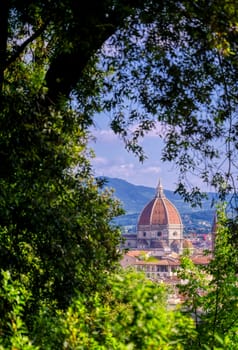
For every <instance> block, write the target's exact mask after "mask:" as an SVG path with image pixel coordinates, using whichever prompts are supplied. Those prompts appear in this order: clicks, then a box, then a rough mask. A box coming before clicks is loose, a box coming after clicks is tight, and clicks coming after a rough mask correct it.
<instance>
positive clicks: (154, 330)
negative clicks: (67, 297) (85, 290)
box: [0, 272, 195, 350]
mask: <svg viewBox="0 0 238 350" xmlns="http://www.w3.org/2000/svg"><path fill="white" fill-rule="evenodd" d="M3 275H4V279H3V281H4V282H3V288H2V293H1V294H2V295H1V296H2V297H4V298H3V299H4V301H5V302H9V303H10V305H11V308H10V310H9V312H8V314H7V315H6V317H5V320H4V322H2V323H1V336H0V342H1V344H3V348H4V349H9V350H10V349H13V348H14V349H29V350H30V349H32V350H33V349H44V350H47V349H49V350H53V349H85V350H86V349H87V350H89V349H105V350H106V349H123V350H126V349H127V350H129V349H145V350H147V349H148V348H150V349H163V350H166V349H167V350H169V349H171V350H172V349H178V350H182V349H185V348H186V347H184V346H185V345H186V342H187V338H188V337H189V338H193V337H194V336H195V333H194V326H193V321H192V319H191V318H190V317H186V316H182V315H181V314H180V313H179V311H169V310H167V308H166V303H165V301H166V294H165V290H164V287H163V286H162V285H158V284H154V283H152V282H151V281H149V280H148V279H146V278H145V277H144V276H143V275H139V274H137V273H135V272H121V273H120V274H118V273H117V274H114V275H111V276H109V281H108V284H107V285H108V286H109V288H108V289H107V290H105V291H104V293H103V294H99V293H98V292H96V293H95V294H93V295H91V296H90V297H88V296H87V295H85V294H82V293H78V295H77V297H76V298H75V299H74V301H73V302H72V303H71V305H70V306H69V308H68V309H67V310H65V311H62V310H57V309H56V308H54V309H53V308H51V307H50V305H46V304H43V305H42V306H41V309H40V311H39V313H38V314H35V315H34V317H33V319H32V321H33V325H31V329H27V327H26V326H25V325H24V323H23V321H22V314H23V313H24V309H25V307H26V303H27V302H28V300H29V295H28V294H27V293H28V292H27V291H26V290H25V289H24V288H22V286H20V285H19V283H16V282H12V281H11V279H10V274H9V273H3ZM6 321H9V323H8V322H6ZM6 325H8V326H7V327H8V329H7V330H6V329H5V328H6ZM3 328H4V330H3Z"/></svg>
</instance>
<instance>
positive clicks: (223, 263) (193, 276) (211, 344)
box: [179, 208, 238, 349]
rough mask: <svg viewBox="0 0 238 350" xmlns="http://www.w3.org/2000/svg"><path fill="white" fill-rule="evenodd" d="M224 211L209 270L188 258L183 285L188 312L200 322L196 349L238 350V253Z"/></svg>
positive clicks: (221, 214)
mask: <svg viewBox="0 0 238 350" xmlns="http://www.w3.org/2000/svg"><path fill="white" fill-rule="evenodd" d="M229 221H230V219H228V218H227V216H226V215H225V214H224V208H223V209H220V211H219V213H218V224H217V231H216V239H215V250H214V256H213V258H212V260H211V262H210V263H209V265H208V266H207V267H205V266H204V267H198V266H195V265H194V264H193V263H192V262H191V260H190V259H189V258H187V257H184V258H183V260H182V265H181V267H182V270H181V271H180V272H179V277H181V278H182V279H183V280H184V284H182V285H180V286H179V289H180V291H181V293H183V294H184V295H185V297H186V301H185V304H184V310H185V312H186V313H187V312H188V313H191V314H192V315H193V316H194V318H195V321H196V330H197V332H198V338H197V340H196V342H194V343H193V344H192V349H197V348H198V345H199V349H200V348H202V347H204V348H206V349H237V341H238V338H237V329H238V323H237V320H238V308H237V301H238V287H237V282H238V281H237V251H236V247H235V246H234V243H233V241H232V237H233V235H234V232H232V231H231V229H230V226H229Z"/></svg>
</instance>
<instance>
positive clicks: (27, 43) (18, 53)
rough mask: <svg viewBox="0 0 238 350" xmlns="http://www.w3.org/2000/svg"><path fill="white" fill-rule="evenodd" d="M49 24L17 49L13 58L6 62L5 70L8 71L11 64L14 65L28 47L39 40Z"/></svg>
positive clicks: (46, 23) (44, 25)
mask: <svg viewBox="0 0 238 350" xmlns="http://www.w3.org/2000/svg"><path fill="white" fill-rule="evenodd" d="M48 24H49V21H47V22H45V23H44V24H43V25H42V26H41V27H40V28H38V29H37V30H36V31H35V32H34V33H33V34H32V35H31V36H30V37H29V38H28V39H27V40H26V41H24V43H23V44H22V45H20V46H18V47H17V49H16V50H15V52H14V53H13V54H12V56H11V57H10V58H9V59H8V60H7V61H6V62H5V67H4V69H6V68H7V67H8V66H9V65H10V64H11V63H13V62H14V61H15V60H16V59H17V58H18V57H19V56H20V54H21V53H22V52H23V51H24V50H25V48H26V47H27V45H29V44H30V43H32V42H33V41H34V40H35V39H36V38H38V37H39V36H40V35H41V34H42V33H43V32H44V30H45V29H46V27H47V25H48Z"/></svg>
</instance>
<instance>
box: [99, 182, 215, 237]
mask: <svg viewBox="0 0 238 350" xmlns="http://www.w3.org/2000/svg"><path fill="white" fill-rule="evenodd" d="M105 179H106V184H105V187H108V188H112V189H114V196H115V197H116V198H117V199H119V200H120V201H121V203H122V205H123V208H124V209H125V211H126V215H122V216H120V217H118V218H116V219H115V223H116V224H118V225H120V226H123V227H129V229H130V230H131V231H135V230H136V224H137V220H138V216H139V214H140V212H141V211H142V209H143V208H144V206H145V205H146V204H147V203H148V202H149V201H150V200H151V199H152V198H153V197H154V196H155V193H156V189H155V188H151V187H146V186H138V185H133V184H131V183H129V182H127V181H125V180H122V179H118V178H110V177H106V178H105ZM164 194H165V196H166V197H167V198H168V199H169V200H170V201H171V202H172V203H173V204H174V205H175V207H176V208H177V209H178V211H179V213H180V215H181V217H182V220H183V224H184V228H185V232H187V233H189V232H197V233H208V232H210V230H211V225H212V222H213V217H214V208H212V207H211V203H212V199H213V198H214V194H213V193H208V199H207V200H203V202H202V208H200V207H196V208H192V207H191V205H189V204H188V203H185V202H184V201H183V199H182V198H181V197H180V196H179V195H178V194H175V193H174V192H173V191H169V190H166V189H164Z"/></svg>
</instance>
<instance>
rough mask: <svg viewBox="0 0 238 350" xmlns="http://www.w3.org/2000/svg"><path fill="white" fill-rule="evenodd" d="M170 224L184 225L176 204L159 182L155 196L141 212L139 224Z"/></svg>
mask: <svg viewBox="0 0 238 350" xmlns="http://www.w3.org/2000/svg"><path fill="white" fill-rule="evenodd" d="M170 224H175V225H182V221H181V217H180V215H179V212H178V210H177V209H176V208H175V206H174V205H173V204H172V203H171V202H170V201H169V200H168V199H167V198H166V197H165V195H164V193H163V187H162V186H161V184H160V183H159V185H158V188H157V193H156V196H155V198H153V199H152V200H151V201H150V202H149V203H148V204H147V205H146V206H145V208H144V209H143V210H142V212H141V215H140V217H139V221H138V226H140V225H170Z"/></svg>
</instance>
